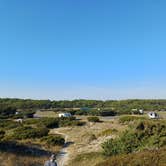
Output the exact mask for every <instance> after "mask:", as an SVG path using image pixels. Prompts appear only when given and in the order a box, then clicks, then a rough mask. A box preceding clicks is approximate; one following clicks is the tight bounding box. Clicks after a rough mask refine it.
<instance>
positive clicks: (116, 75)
mask: <svg viewBox="0 0 166 166" xmlns="http://www.w3.org/2000/svg"><path fill="white" fill-rule="evenodd" d="M165 9H166V1H165V0H0V97H18V98H35V99H36V98H37V99H47V98H49V99H75V98H85V99H89V98H90V99H126V98H166V10H165Z"/></svg>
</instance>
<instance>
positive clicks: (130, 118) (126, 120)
mask: <svg viewBox="0 0 166 166" xmlns="http://www.w3.org/2000/svg"><path fill="white" fill-rule="evenodd" d="M145 119H146V118H145V117H143V116H142V117H141V116H131V115H129V116H121V117H120V118H119V123H123V124H124V123H129V122H132V121H136V120H145Z"/></svg>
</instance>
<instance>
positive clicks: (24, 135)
mask: <svg viewBox="0 0 166 166" xmlns="http://www.w3.org/2000/svg"><path fill="white" fill-rule="evenodd" d="M48 132H49V130H48V129H47V128H43V127H40V128H32V127H27V126H23V127H18V128H17V129H15V130H14V131H13V135H12V138H13V139H18V140H22V139H30V138H32V139H33V138H41V137H43V136H47V135H48Z"/></svg>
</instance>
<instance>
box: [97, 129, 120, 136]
mask: <svg viewBox="0 0 166 166" xmlns="http://www.w3.org/2000/svg"><path fill="white" fill-rule="evenodd" d="M117 132H118V130H116V129H106V130H104V131H102V132H101V133H100V134H99V136H109V135H112V134H116V133H117Z"/></svg>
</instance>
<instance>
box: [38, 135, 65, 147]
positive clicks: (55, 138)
mask: <svg viewBox="0 0 166 166" xmlns="http://www.w3.org/2000/svg"><path fill="white" fill-rule="evenodd" d="M41 140H42V141H45V142H46V144H47V145H51V146H55V145H59V146H62V145H64V143H65V139H64V138H63V137H62V136H61V135H49V136H46V137H43V138H42V139H41Z"/></svg>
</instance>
